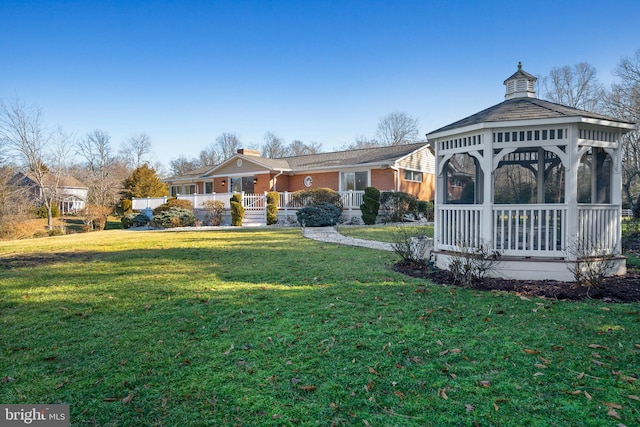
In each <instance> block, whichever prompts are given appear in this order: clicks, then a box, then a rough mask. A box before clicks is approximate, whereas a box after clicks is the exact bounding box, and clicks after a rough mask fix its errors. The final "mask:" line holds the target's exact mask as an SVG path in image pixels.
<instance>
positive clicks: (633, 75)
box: [607, 49, 640, 217]
mask: <svg viewBox="0 0 640 427" xmlns="http://www.w3.org/2000/svg"><path fill="white" fill-rule="evenodd" d="M615 74H616V76H617V77H619V78H620V82H619V83H617V84H614V85H612V87H611V91H610V93H609V96H608V98H607V106H608V109H609V111H608V113H609V114H611V115H613V116H615V117H617V118H620V119H623V120H626V121H630V122H635V124H636V128H635V129H634V130H633V131H631V132H628V133H627V134H625V135H624V136H623V138H622V150H623V153H622V155H623V157H622V158H623V162H622V189H623V192H624V194H625V197H626V199H627V202H628V203H629V206H631V207H632V209H633V211H634V215H635V216H636V217H639V216H640V49H638V50H637V51H636V52H635V54H634V55H633V56H631V57H624V58H622V59H621V60H620V63H619V64H618V67H617V68H616V71H615ZM634 193H635V194H636V196H635V197H637V199H636V200H634Z"/></svg>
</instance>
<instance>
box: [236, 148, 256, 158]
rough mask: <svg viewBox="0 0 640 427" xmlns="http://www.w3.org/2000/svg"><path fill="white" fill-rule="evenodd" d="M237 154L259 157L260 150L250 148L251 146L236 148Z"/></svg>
mask: <svg viewBox="0 0 640 427" xmlns="http://www.w3.org/2000/svg"><path fill="white" fill-rule="evenodd" d="M238 154H242V155H244V156H257V157H260V151H258V150H252V149H251V148H238Z"/></svg>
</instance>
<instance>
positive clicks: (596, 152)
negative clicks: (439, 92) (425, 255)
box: [427, 63, 633, 281]
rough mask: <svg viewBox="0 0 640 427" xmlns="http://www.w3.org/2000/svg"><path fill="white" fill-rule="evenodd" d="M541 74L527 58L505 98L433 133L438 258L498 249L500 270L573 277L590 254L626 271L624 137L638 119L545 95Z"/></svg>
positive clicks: (498, 273)
mask: <svg viewBox="0 0 640 427" xmlns="http://www.w3.org/2000/svg"><path fill="white" fill-rule="evenodd" d="M536 80H537V79H536V77H534V76H533V75H531V74H529V73H527V72H525V71H524V70H522V64H521V63H519V64H518V70H517V71H516V72H515V73H514V74H513V75H512V76H511V77H509V78H508V79H506V80H505V81H504V85H505V86H506V95H505V100H504V101H503V102H501V103H499V104H497V105H494V106H492V107H489V108H487V109H486V110H483V111H480V112H479V113H476V114H473V115H471V116H469V117H466V118H464V119H462V120H459V121H457V122H455V123H452V124H450V125H447V126H445V127H442V128H440V129H437V130H435V131H433V132H431V133H429V134H427V138H428V141H429V143H430V144H431V146H432V147H433V148H434V150H435V154H436V199H435V201H436V203H435V236H434V249H433V252H432V253H433V255H434V257H435V264H436V266H437V267H438V268H444V269H448V267H449V265H450V263H451V261H452V260H453V259H454V257H459V256H460V255H463V254H465V253H469V248H471V249H473V248H480V247H483V248H488V249H489V250H490V251H491V253H494V254H498V255H499V257H498V258H497V259H498V261H497V264H496V266H495V268H494V269H493V270H492V271H491V272H489V275H491V276H495V277H504V278H509V279H552V280H561V281H572V280H573V275H572V272H571V271H572V270H571V268H572V265H575V263H576V260H578V259H580V258H582V257H584V256H587V255H588V256H603V255H606V256H607V257H608V258H609V259H612V261H611V267H610V268H609V271H608V273H607V275H622V274H625V273H626V263H625V259H624V257H622V255H621V253H622V251H621V249H622V248H621V201H622V196H621V187H622V186H621V182H622V180H621V165H622V148H621V140H622V136H623V134H625V133H626V132H628V131H630V130H632V129H633V123H629V122H625V121H622V120H618V119H616V118H613V117H608V116H605V115H602V114H596V113H591V112H588V111H583V110H578V109H575V108H571V107H567V106H564V105H560V104H555V103H552V102H548V101H544V100H541V99H537V98H536V94H535V82H536Z"/></svg>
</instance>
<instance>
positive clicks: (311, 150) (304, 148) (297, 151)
mask: <svg viewBox="0 0 640 427" xmlns="http://www.w3.org/2000/svg"><path fill="white" fill-rule="evenodd" d="M318 153H322V144H320V143H319V142H311V143H310V144H305V143H304V142H302V141H300V140H297V139H296V140H294V141H292V142H291V144H289V155H291V156H305V155H309V154H318Z"/></svg>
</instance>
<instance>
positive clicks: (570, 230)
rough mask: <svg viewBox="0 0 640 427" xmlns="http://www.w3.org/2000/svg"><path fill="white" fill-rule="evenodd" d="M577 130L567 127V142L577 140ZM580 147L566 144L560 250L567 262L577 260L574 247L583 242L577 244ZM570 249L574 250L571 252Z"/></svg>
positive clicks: (574, 127)
mask: <svg viewBox="0 0 640 427" xmlns="http://www.w3.org/2000/svg"><path fill="white" fill-rule="evenodd" d="M577 131H578V130H577V129H576V126H569V130H568V132H569V141H575V140H577V136H576V135H575V133H576V132H577ZM579 148H580V147H578V145H577V144H568V146H567V152H568V158H569V160H568V164H567V165H566V167H565V179H564V182H565V184H564V185H565V186H564V202H565V203H566V205H567V218H566V225H565V227H566V229H565V233H566V234H565V237H566V240H565V245H566V247H565V248H562V249H563V250H564V251H565V252H566V253H567V259H568V260H569V261H575V260H576V259H577V257H576V255H577V254H576V253H575V249H577V248H576V245H582V244H583V243H584V242H578V240H577V239H578V194H577V191H576V188H578V165H579V164H580V153H579V152H578V150H579ZM572 248H573V249H574V250H572Z"/></svg>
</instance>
